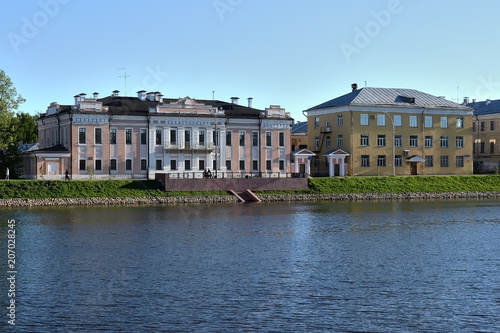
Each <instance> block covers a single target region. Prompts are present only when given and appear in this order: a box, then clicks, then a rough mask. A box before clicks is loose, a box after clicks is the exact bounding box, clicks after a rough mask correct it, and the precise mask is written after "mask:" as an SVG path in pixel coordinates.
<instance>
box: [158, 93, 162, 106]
mask: <svg viewBox="0 0 500 333" xmlns="http://www.w3.org/2000/svg"><path fill="white" fill-rule="evenodd" d="M158 102H160V104H163V95H162V94H161V93H159V94H158Z"/></svg>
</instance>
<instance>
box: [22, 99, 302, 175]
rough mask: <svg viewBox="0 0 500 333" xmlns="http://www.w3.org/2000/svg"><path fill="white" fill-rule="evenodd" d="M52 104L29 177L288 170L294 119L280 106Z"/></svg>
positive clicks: (187, 101)
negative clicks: (260, 107)
mask: <svg viewBox="0 0 500 333" xmlns="http://www.w3.org/2000/svg"><path fill="white" fill-rule="evenodd" d="M74 99H75V103H74V105H59V104H58V103H55V102H54V103H52V104H51V105H50V106H49V107H48V109H47V112H46V113H45V114H43V115H42V116H41V117H40V118H39V119H38V128H39V147H38V149H37V150H34V151H30V152H29V158H30V159H31V161H32V162H31V163H32V165H33V166H32V167H30V168H26V169H27V170H33V172H32V174H31V175H30V178H36V179H40V178H44V179H64V177H65V175H66V173H68V174H69V175H70V178H72V179H88V178H101V179H106V178H133V179H154V177H155V173H169V174H171V175H173V176H176V177H184V178H186V177H203V172H204V171H205V170H207V169H211V173H212V174H213V175H216V176H219V177H225V176H228V174H231V176H234V174H237V175H239V176H241V177H242V176H247V177H248V176H252V177H254V176H269V177H271V176H276V175H277V176H279V174H281V173H283V174H284V173H287V172H289V171H290V160H291V157H290V153H291V152H290V144H289V143H290V142H291V139H290V127H291V124H292V121H293V120H292V118H291V117H290V115H289V113H287V112H285V110H284V109H283V108H281V107H279V106H277V105H274V106H270V107H269V108H266V109H265V110H258V109H255V108H253V107H251V99H249V105H248V106H243V105H240V104H239V100H238V98H236V97H234V98H232V101H231V102H230V103H229V102H223V101H218V100H195V99H192V98H189V97H185V98H179V99H164V98H163V95H162V94H161V93H159V92H156V93H152V92H151V93H147V92H146V91H139V92H138V95H137V97H124V96H119V91H116V90H115V91H114V92H113V94H112V95H111V96H108V97H105V98H102V99H100V98H99V97H98V94H97V93H94V94H93V96H92V97H91V98H87V97H86V94H79V95H76V96H74Z"/></svg>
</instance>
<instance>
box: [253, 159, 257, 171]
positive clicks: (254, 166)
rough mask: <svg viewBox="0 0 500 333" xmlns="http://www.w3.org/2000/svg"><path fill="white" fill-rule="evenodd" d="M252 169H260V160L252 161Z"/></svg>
mask: <svg viewBox="0 0 500 333" xmlns="http://www.w3.org/2000/svg"><path fill="white" fill-rule="evenodd" d="M252 170H259V161H257V160H253V161H252Z"/></svg>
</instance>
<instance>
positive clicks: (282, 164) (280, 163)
mask: <svg viewBox="0 0 500 333" xmlns="http://www.w3.org/2000/svg"><path fill="white" fill-rule="evenodd" d="M279 168H280V170H281V171H283V170H285V161H283V160H280V161H279Z"/></svg>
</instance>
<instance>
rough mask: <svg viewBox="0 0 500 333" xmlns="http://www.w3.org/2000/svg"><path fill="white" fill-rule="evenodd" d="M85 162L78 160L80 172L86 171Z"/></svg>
mask: <svg viewBox="0 0 500 333" xmlns="http://www.w3.org/2000/svg"><path fill="white" fill-rule="evenodd" d="M86 162H87V161H85V160H80V168H79V169H80V171H85V170H86V169H87V163H86Z"/></svg>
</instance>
